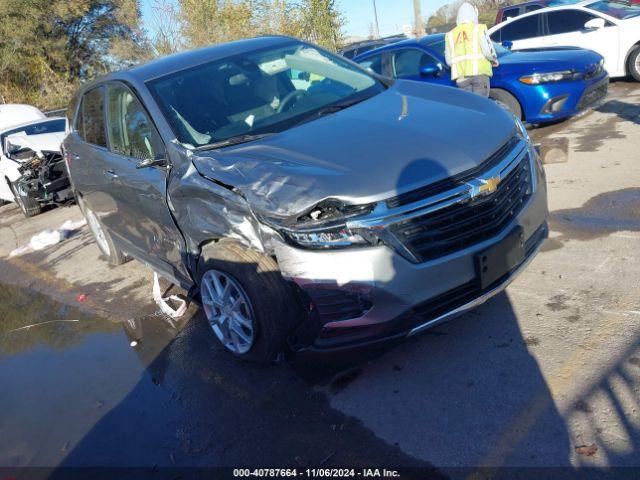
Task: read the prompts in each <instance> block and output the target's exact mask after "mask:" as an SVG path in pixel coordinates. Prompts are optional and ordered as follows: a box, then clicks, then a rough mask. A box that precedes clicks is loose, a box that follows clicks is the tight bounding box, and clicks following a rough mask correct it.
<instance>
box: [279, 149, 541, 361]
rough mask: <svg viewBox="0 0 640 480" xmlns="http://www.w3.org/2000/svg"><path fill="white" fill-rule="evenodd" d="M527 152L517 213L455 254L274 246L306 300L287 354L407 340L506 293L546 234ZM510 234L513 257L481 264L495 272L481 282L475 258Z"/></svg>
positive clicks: (535, 164)
mask: <svg viewBox="0 0 640 480" xmlns="http://www.w3.org/2000/svg"><path fill="white" fill-rule="evenodd" d="M528 153H529V155H530V158H529V160H530V164H529V165H530V168H531V178H532V184H533V185H532V189H531V191H530V192H529V194H528V195H527V197H526V199H525V201H522V205H521V206H519V207H518V208H519V210H518V213H517V215H514V216H513V217H510V220H509V221H508V223H506V224H505V223H503V224H501V225H500V229H499V231H498V232H497V233H494V234H492V236H490V237H486V236H485V238H484V239H483V240H481V241H475V242H474V243H473V244H470V245H468V246H466V247H464V248H461V249H459V250H455V251H446V252H445V253H444V254H443V255H441V256H434V255H433V252H432V251H431V250H428V249H427V250H424V249H423V250H421V251H420V252H419V254H416V255H417V256H421V258H418V259H415V258H413V259H412V258H407V255H406V254H403V252H402V251H399V249H398V248H391V247H390V246H387V245H385V246H378V247H365V248H352V249H343V250H326V251H317V250H316V251H313V250H303V249H300V248H296V247H295V246H292V245H287V244H280V245H278V246H277V248H276V249H275V254H276V257H277V260H278V264H279V266H280V269H281V271H282V274H283V275H284V276H285V278H288V279H290V280H292V281H293V282H295V283H296V284H297V285H298V287H299V288H300V289H301V290H302V291H303V292H304V293H305V294H306V295H307V296H308V297H309V300H310V304H309V305H310V315H309V317H308V319H307V320H305V321H304V322H303V323H302V324H301V325H300V327H299V328H298V329H297V330H296V331H295V332H294V334H293V335H292V336H291V338H290V346H291V348H292V350H294V351H297V352H309V351H315V352H318V351H333V350H342V349H353V348H356V347H361V346H364V345H366V346H369V345H371V344H377V343H382V342H387V341H390V340H393V339H398V338H403V337H406V336H409V335H414V334H416V333H419V332H420V331H422V330H424V329H427V328H429V327H432V326H434V325H437V324H438V323H441V322H443V321H445V320H448V319H451V318H453V317H455V316H457V315H459V314H461V313H463V312H465V311H467V310H469V309H471V308H473V307H475V306H477V305H479V304H481V303H483V302H484V301H486V300H487V299H489V298H490V297H492V296H493V295H495V294H497V293H499V292H500V291H502V290H503V289H504V288H506V286H507V285H508V284H509V283H510V282H511V281H512V280H513V279H514V278H515V277H516V276H517V274H518V273H519V272H520V271H521V270H522V269H523V268H524V267H525V265H526V264H528V263H529V262H530V261H531V260H532V259H533V257H534V256H535V254H536V253H537V251H538V249H539V248H540V246H541V245H542V243H543V242H544V240H545V238H547V236H548V226H547V215H548V213H547V194H546V184H545V181H544V172H543V170H542V168H541V165H540V164H539V161H538V158H537V154H536V153H535V151H534V149H533V148H531V147H530V146H529V147H528ZM512 213H513V212H512ZM421 221H422V220H421ZM389 228H391V229H392V230H393V229H394V228H395V227H394V226H389ZM515 236H517V242H518V243H519V246H518V250H519V253H518V255H517V256H516V257H513V258H512V259H511V260H510V263H508V264H505V263H504V262H503V261H502V256H504V255H502V254H500V255H497V256H496V255H494V256H491V255H489V258H488V259H487V262H488V265H484V266H486V267H487V269H488V270H490V271H498V272H499V274H497V275H494V276H493V277H489V281H487V278H488V277H487V274H486V273H482V272H481V269H482V267H479V259H480V258H482V257H485V259H486V256H485V255H484V254H483V252H487V251H493V250H495V249H496V248H498V247H500V246H501V245H506V244H511V243H513V238H515ZM500 248H501V247H500ZM505 248H506V247H505ZM509 248H511V247H509ZM514 248H515V247H514ZM411 250H412V251H413V252H416V251H417V250H416V249H415V248H413V247H412V248H411ZM511 250H513V248H511ZM505 255H506V256H509V255H511V253H510V252H507V253H505Z"/></svg>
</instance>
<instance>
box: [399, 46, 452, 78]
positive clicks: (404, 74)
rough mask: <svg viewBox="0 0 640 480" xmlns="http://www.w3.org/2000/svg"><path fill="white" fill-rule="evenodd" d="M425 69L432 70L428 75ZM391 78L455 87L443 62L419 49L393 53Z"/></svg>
mask: <svg viewBox="0 0 640 480" xmlns="http://www.w3.org/2000/svg"><path fill="white" fill-rule="evenodd" d="M425 67H429V68H430V69H431V70H430V71H429V72H428V73H426V74H425V72H424V68H425ZM391 76H392V77H393V78H402V79H404V80H417V81H421V82H429V83H437V84H439V85H447V86H452V85H455V84H454V83H453V82H452V81H451V73H450V72H449V70H448V69H447V68H445V66H444V65H443V64H442V62H440V61H438V60H437V59H436V58H435V57H433V56H432V55H430V54H429V53H427V52H425V51H423V50H421V49H418V48H399V49H397V50H393V51H392V52H391Z"/></svg>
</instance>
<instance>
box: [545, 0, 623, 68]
mask: <svg viewBox="0 0 640 480" xmlns="http://www.w3.org/2000/svg"><path fill="white" fill-rule="evenodd" d="M595 18H601V17H598V16H596V15H594V14H592V13H589V12H585V11H584V10H578V9H566V10H557V11H555V12H549V13H547V29H548V35H547V36H546V37H545V41H546V45H547V46H549V47H580V48H586V49H588V50H593V51H594V52H598V53H599V54H600V55H602V56H603V57H604V68H605V69H606V70H607V72H610V73H612V74H615V73H616V72H617V71H618V69H619V67H620V66H619V65H618V57H619V55H618V45H619V42H618V34H619V32H618V26H617V25H614V24H613V23H611V22H609V21H607V20H604V19H603V20H604V21H605V26H604V27H602V28H590V29H589V28H585V23H587V22H588V21H590V20H593V19H595Z"/></svg>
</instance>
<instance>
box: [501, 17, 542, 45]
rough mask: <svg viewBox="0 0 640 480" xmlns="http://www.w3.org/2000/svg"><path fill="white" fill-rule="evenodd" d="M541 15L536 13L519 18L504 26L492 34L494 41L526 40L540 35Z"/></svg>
mask: <svg viewBox="0 0 640 480" xmlns="http://www.w3.org/2000/svg"><path fill="white" fill-rule="evenodd" d="M539 19H540V15H539V14H535V15H531V16H529V17H523V18H518V19H517V20H514V21H512V22H511V23H509V24H507V25H505V26H504V27H502V28H500V29H498V30H496V31H495V32H493V34H492V35H491V39H492V40H493V41H494V42H504V41H510V42H513V41H516V40H524V39H526V38H534V37H538V36H540V30H539V28H538V24H539Z"/></svg>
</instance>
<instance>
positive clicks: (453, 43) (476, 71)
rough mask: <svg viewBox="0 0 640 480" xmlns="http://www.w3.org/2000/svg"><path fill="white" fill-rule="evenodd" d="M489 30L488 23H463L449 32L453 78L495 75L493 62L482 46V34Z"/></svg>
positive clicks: (448, 43)
mask: <svg viewBox="0 0 640 480" xmlns="http://www.w3.org/2000/svg"><path fill="white" fill-rule="evenodd" d="M486 30H487V26H486V25H478V24H475V23H463V24H462V25H458V26H457V27H456V28H454V29H453V30H451V31H450V32H449V33H447V47H448V48H449V56H450V58H449V61H450V62H451V80H456V79H457V78H461V77H473V76H475V75H487V76H488V77H490V76H492V75H493V71H492V70H491V62H489V60H487V59H486V58H485V56H484V54H483V53H482V47H480V36H481V35H484V34H485V32H486Z"/></svg>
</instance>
